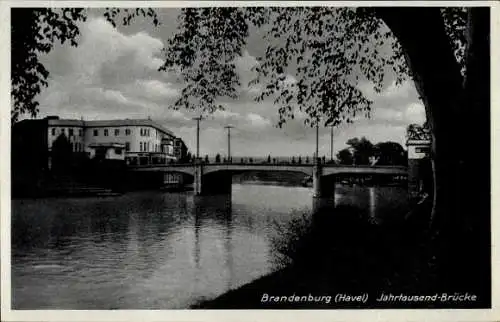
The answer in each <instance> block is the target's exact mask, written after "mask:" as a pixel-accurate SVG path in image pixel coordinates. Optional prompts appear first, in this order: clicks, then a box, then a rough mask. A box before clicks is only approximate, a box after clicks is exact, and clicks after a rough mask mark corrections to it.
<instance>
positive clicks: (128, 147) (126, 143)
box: [125, 142, 130, 151]
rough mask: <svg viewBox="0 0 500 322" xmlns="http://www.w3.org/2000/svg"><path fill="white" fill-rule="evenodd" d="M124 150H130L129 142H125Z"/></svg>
mask: <svg viewBox="0 0 500 322" xmlns="http://www.w3.org/2000/svg"><path fill="white" fill-rule="evenodd" d="M125 151H130V142H125Z"/></svg>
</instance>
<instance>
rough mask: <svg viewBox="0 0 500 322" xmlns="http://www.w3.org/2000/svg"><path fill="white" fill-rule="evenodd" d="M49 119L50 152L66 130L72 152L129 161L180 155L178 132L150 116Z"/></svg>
mask: <svg viewBox="0 0 500 322" xmlns="http://www.w3.org/2000/svg"><path fill="white" fill-rule="evenodd" d="M47 123H48V128H47V131H48V133H47V135H48V137H47V138H48V140H47V143H48V149H49V152H50V150H51V149H52V146H53V144H54V142H55V141H56V140H57V139H58V137H59V136H60V135H61V134H64V136H65V137H66V138H67V139H68V141H69V142H70V143H71V147H72V150H73V152H85V153H86V154H87V155H88V156H89V157H90V158H102V159H114V160H125V161H127V162H128V163H130V164H145V163H155V164H159V163H168V162H170V161H171V160H172V161H174V160H176V159H177V158H176V156H175V154H174V140H175V135H174V134H173V133H172V132H171V131H169V130H168V129H166V128H164V127H163V126H161V125H160V124H158V123H156V122H154V121H152V120H150V119H145V120H137V119H135V120H131V119H122V120H103V121H83V120H70V119H59V118H58V117H48V118H47Z"/></svg>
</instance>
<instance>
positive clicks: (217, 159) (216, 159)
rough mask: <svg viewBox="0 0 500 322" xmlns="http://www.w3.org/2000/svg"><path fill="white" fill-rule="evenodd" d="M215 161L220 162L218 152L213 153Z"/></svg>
mask: <svg viewBox="0 0 500 322" xmlns="http://www.w3.org/2000/svg"><path fill="white" fill-rule="evenodd" d="M215 163H220V154H219V153H217V154H216V155H215Z"/></svg>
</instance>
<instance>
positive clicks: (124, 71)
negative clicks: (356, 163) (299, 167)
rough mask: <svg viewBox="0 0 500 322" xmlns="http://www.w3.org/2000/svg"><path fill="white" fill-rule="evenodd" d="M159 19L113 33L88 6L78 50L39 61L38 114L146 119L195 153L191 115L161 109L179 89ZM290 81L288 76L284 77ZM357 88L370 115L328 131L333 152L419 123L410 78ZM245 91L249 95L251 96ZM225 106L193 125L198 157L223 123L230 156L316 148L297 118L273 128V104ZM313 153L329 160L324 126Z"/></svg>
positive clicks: (216, 147)
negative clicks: (45, 79) (45, 81)
mask: <svg viewBox="0 0 500 322" xmlns="http://www.w3.org/2000/svg"><path fill="white" fill-rule="evenodd" d="M157 12H158V14H159V18H160V22H161V23H162V24H161V25H160V26H159V27H157V28H155V27H154V26H152V24H150V23H149V22H148V21H143V20H142V19H137V20H136V21H135V23H133V24H132V25H131V26H127V27H123V26H119V27H118V28H117V29H115V28H113V27H112V26H111V24H109V23H108V22H106V21H105V19H104V18H103V17H102V12H100V10H98V9H93V11H91V12H89V17H88V19H87V21H86V22H85V23H82V24H81V25H80V31H81V35H80V39H79V46H78V47H76V48H75V47H70V46H69V45H68V46H61V45H56V46H55V48H54V50H53V51H51V52H50V53H49V54H47V55H45V56H43V57H41V60H42V62H43V63H44V65H45V67H46V68H47V69H48V71H49V72H50V77H49V86H48V87H47V88H45V89H44V90H43V91H42V93H41V94H40V95H39V97H38V99H39V102H40V115H39V117H45V116H47V115H58V116H60V117H61V118H73V119H81V118H83V119H85V120H103V119H123V118H141V119H145V118H148V117H150V118H151V119H153V120H156V121H158V122H159V123H161V124H163V125H164V126H165V127H167V128H168V129H170V130H171V131H172V132H174V133H175V135H176V136H179V137H181V138H182V139H183V140H184V141H185V142H186V144H187V146H188V148H189V149H190V150H191V151H194V150H195V148H196V122H195V121H193V120H192V118H193V117H195V116H197V115H198V114H196V113H193V112H191V111H187V110H182V109H180V110H177V111H174V110H171V109H169V108H168V106H169V105H170V104H172V103H173V102H174V100H175V99H176V97H177V96H178V95H179V92H180V88H182V84H180V83H179V81H178V80H177V78H176V77H173V75H169V74H168V73H166V72H159V71H158V67H159V66H161V65H162V63H163V59H162V53H161V50H162V49H163V48H164V46H165V45H166V44H167V40H168V39H169V38H170V37H171V36H172V34H173V33H174V32H175V29H176V17H177V14H178V10H177V9H172V8H162V9H157ZM258 36H259V35H258V34H255V33H253V34H251V35H250V39H249V41H248V46H247V48H246V49H245V50H244V52H243V55H242V56H241V57H239V58H238V59H237V62H236V66H237V71H238V73H239V75H240V77H241V79H242V80H243V82H245V80H248V79H250V77H251V70H250V69H251V68H252V66H253V65H254V64H255V63H256V62H257V60H256V56H258V55H259V54H260V53H262V52H263V51H264V50H265V48H266V47H265V43H263V42H262V41H261V40H260V38H259V37H258ZM291 77H292V78H293V75H291ZM359 86H360V89H361V90H362V91H363V92H364V93H365V95H366V97H367V98H369V99H371V100H372V101H373V102H374V104H373V108H372V112H371V117H370V118H369V119H367V118H358V119H357V120H356V121H355V123H354V124H349V125H341V126H339V127H337V128H335V129H334V143H333V145H334V154H336V153H337V151H339V150H341V149H343V148H345V147H346V144H345V143H346V141H347V140H348V139H350V138H353V137H361V136H366V137H367V138H368V139H369V140H370V141H372V142H373V143H377V142H382V141H395V142H398V143H400V144H402V145H403V146H404V142H405V129H406V126H407V125H408V124H411V123H420V124H422V123H423V122H424V121H425V112H424V107H423V105H422V103H421V101H420V100H419V99H418V95H417V92H416V90H415V87H414V85H413V83H412V82H411V81H408V82H405V83H403V84H402V85H399V86H395V85H394V84H393V83H388V84H386V86H384V89H383V91H382V92H381V93H379V94H377V93H375V92H374V91H373V89H372V86H371V85H370V84H369V83H367V82H365V83H360V85H359ZM251 91H252V89H249V91H248V92H251ZM224 104H225V107H226V109H225V110H224V111H217V112H216V113H214V114H213V115H210V116H208V118H207V119H205V120H203V121H202V122H201V124H200V154H201V155H202V156H204V155H206V154H209V155H210V156H214V155H215V154H217V153H220V154H221V155H226V154H227V132H226V129H224V126H226V125H232V126H234V128H233V129H232V130H231V154H232V155H233V156H235V157H237V156H256V157H258V156H267V155H269V154H271V155H273V156H292V155H295V156H298V155H302V156H305V155H312V153H313V152H314V151H315V142H316V137H315V135H316V131H315V129H314V128H310V127H306V126H304V125H303V123H302V122H303V118H301V116H300V115H298V117H296V118H295V119H294V120H290V121H288V122H287V123H286V124H285V125H284V126H283V127H282V128H278V127H276V124H277V121H278V119H279V118H278V108H277V107H276V106H274V105H273V103H272V99H271V100H266V101H263V102H261V103H256V102H255V101H253V100H252V98H251V96H250V95H243V96H242V97H240V99H238V100H236V101H233V102H227V101H226V102H225V103H224ZM319 155H320V156H321V155H326V156H329V155H330V128H320V136H319Z"/></svg>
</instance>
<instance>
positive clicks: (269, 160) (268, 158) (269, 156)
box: [267, 155, 271, 163]
mask: <svg viewBox="0 0 500 322" xmlns="http://www.w3.org/2000/svg"><path fill="white" fill-rule="evenodd" d="M267 163H271V155H268V156H267Z"/></svg>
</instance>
